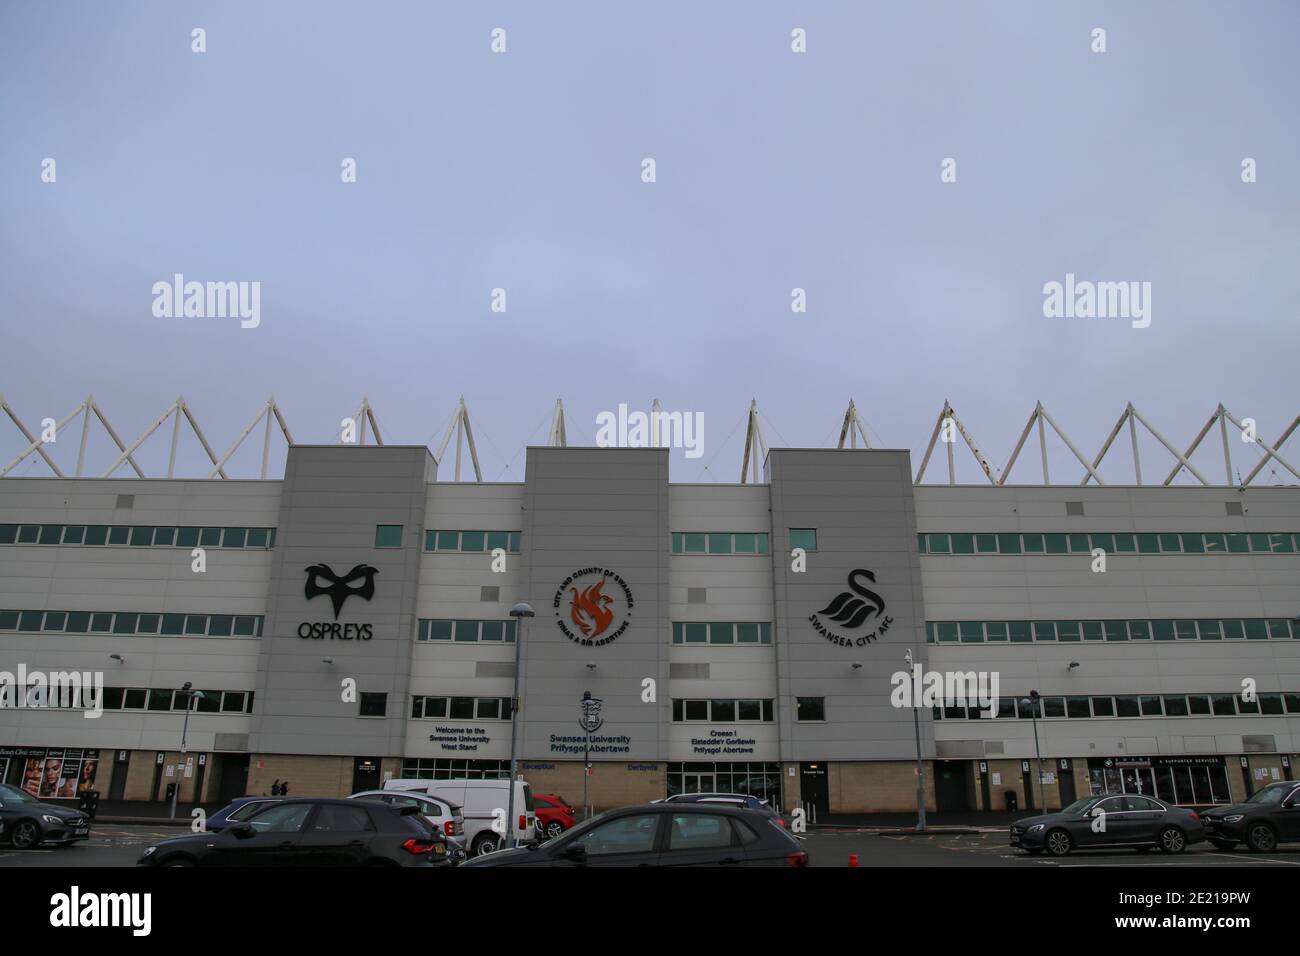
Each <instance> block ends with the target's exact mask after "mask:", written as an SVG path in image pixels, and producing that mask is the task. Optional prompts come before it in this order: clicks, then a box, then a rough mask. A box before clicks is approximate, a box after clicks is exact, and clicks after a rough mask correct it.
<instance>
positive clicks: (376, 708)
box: [357, 692, 388, 717]
mask: <svg viewBox="0 0 1300 956" xmlns="http://www.w3.org/2000/svg"><path fill="white" fill-rule="evenodd" d="M387 712H388V695H387V694H371V693H364V692H363V693H362V694H361V708H360V710H359V711H358V712H357V714H358V716H360V717H383V716H384V715H385V714H386V713H387Z"/></svg>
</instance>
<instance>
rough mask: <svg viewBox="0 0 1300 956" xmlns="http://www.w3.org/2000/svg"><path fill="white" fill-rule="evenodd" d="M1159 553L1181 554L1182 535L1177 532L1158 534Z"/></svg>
mask: <svg viewBox="0 0 1300 956" xmlns="http://www.w3.org/2000/svg"><path fill="white" fill-rule="evenodd" d="M1160 553H1161V554H1182V553H1183V536H1182V535H1179V534H1162V535H1160Z"/></svg>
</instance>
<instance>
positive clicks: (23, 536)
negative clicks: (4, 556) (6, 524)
mask: <svg viewBox="0 0 1300 956" xmlns="http://www.w3.org/2000/svg"><path fill="white" fill-rule="evenodd" d="M123 530H125V529H123ZM40 536H41V526H40V525H38V524H25V525H21V526H20V527H19V528H18V543H19V544H35V543H36V542H37V540H38V539H39V538H40Z"/></svg>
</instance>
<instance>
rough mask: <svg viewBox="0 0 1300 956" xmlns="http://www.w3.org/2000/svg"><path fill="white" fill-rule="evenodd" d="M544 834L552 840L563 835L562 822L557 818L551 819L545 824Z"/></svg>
mask: <svg viewBox="0 0 1300 956" xmlns="http://www.w3.org/2000/svg"><path fill="white" fill-rule="evenodd" d="M546 836H547V838H548V839H551V840H554V839H555V838H556V837H559V836H564V824H563V823H561V822H560V821H559V820H552V821H551V822H550V823H548V824H546Z"/></svg>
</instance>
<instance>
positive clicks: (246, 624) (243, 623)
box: [231, 615, 256, 637]
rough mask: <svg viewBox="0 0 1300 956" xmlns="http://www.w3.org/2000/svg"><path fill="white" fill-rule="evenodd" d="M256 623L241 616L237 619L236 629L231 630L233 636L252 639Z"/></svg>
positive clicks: (250, 618)
mask: <svg viewBox="0 0 1300 956" xmlns="http://www.w3.org/2000/svg"><path fill="white" fill-rule="evenodd" d="M255 626H256V622H255V621H254V619H253V618H252V617H246V616H243V615H241V616H239V617H236V618H235V624H234V627H233V628H231V634H232V635H233V636H234V637H252V636H253V629H254V627H255Z"/></svg>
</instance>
